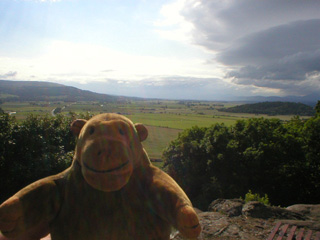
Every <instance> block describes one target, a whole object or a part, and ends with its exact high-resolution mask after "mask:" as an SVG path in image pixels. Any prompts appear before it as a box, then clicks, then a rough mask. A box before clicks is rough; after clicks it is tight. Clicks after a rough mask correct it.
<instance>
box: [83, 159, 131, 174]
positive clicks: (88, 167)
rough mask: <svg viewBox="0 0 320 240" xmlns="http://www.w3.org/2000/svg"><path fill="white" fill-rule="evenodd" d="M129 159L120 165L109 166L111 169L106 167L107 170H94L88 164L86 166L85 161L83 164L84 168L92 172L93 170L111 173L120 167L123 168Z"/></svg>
mask: <svg viewBox="0 0 320 240" xmlns="http://www.w3.org/2000/svg"><path fill="white" fill-rule="evenodd" d="M128 163H129V161H127V162H125V163H123V164H121V165H120V166H118V167H115V168H111V169H107V170H96V169H94V168H92V167H90V166H88V165H87V164H86V163H85V162H84V163H83V165H84V166H85V168H86V169H88V170H90V171H92V172H95V173H111V172H115V171H118V170H120V169H121V168H124V167H125V166H126V165H128Z"/></svg>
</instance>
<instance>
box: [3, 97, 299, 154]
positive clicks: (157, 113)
mask: <svg viewBox="0 0 320 240" xmlns="http://www.w3.org/2000/svg"><path fill="white" fill-rule="evenodd" d="M237 104H239V103H223V102H197V101H169V100H165V101H164V100H161V101H160V100H148V101H129V102H126V103H123V102H119V103H109V102H71V103H70V102H63V101H61V102H5V103H3V104H1V105H0V107H1V108H2V109H3V110H4V111H5V112H7V113H10V114H11V115H13V116H15V117H16V118H17V120H18V121H22V120H24V119H26V118H27V116H28V115H30V114H33V115H40V116H45V115H49V116H52V115H53V110H54V109H56V108H59V109H60V111H61V112H60V114H64V115H68V114H70V113H72V114H76V115H78V116H79V115H81V114H85V115H86V114H89V115H96V114H99V113H105V112H114V113H120V114H123V115H125V116H127V117H128V118H130V119H131V120H132V121H133V122H134V123H143V124H144V125H146V127H147V128H148V130H149V137H148V139H147V140H146V141H145V142H144V143H143V145H144V147H145V148H146V150H147V152H148V154H149V156H150V158H151V159H153V160H159V159H161V156H162V152H163V150H164V149H165V148H166V147H167V146H168V144H169V143H170V142H171V141H172V140H173V139H175V138H177V136H178V134H179V132H181V131H183V130H184V129H187V128H191V127H192V126H195V125H197V126H199V127H209V126H211V125H213V124H216V123H223V124H225V125H226V126H230V125H233V124H234V123H235V122H236V121H237V120H240V119H247V118H260V117H264V118H279V119H281V120H283V121H287V120H290V119H291V118H292V117H293V116H268V115H261V114H240V113H226V112H220V111H218V109H219V108H222V107H232V106H235V105H237Z"/></svg>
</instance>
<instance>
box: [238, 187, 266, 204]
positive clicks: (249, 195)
mask: <svg viewBox="0 0 320 240" xmlns="http://www.w3.org/2000/svg"><path fill="white" fill-rule="evenodd" d="M244 201H245V203H248V202H251V201H258V202H261V203H263V204H264V205H268V206H269V205H270V202H269V198H268V195H267V194H265V195H264V197H260V194H259V193H252V191H251V190H249V192H248V193H246V195H245V197H244Z"/></svg>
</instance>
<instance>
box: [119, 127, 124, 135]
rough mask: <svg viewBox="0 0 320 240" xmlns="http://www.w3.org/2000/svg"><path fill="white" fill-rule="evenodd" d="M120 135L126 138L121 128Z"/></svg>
mask: <svg viewBox="0 0 320 240" xmlns="http://www.w3.org/2000/svg"><path fill="white" fill-rule="evenodd" d="M119 133H120V135H122V136H124V131H123V130H122V129H121V128H119Z"/></svg>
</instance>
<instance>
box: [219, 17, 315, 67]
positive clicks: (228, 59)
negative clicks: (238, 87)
mask: <svg viewBox="0 0 320 240" xmlns="http://www.w3.org/2000/svg"><path fill="white" fill-rule="evenodd" d="M319 49H320V19H312V20H305V21H297V22H293V23H289V24H284V25H280V26H277V27H272V28H270V29H267V30H264V31H260V32H257V33H253V34H250V35H248V36H245V37H243V38H241V39H239V40H237V42H235V43H234V44H232V45H231V46H229V47H228V48H227V49H226V50H224V51H221V52H220V53H219V56H218V60H219V61H220V62H222V63H224V64H227V65H250V64H254V65H257V64H269V63H272V62H274V61H276V60H279V59H283V61H286V58H292V57H294V56H295V55H297V54H300V53H308V52H310V53H312V52H313V51H317V50H319Z"/></svg>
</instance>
